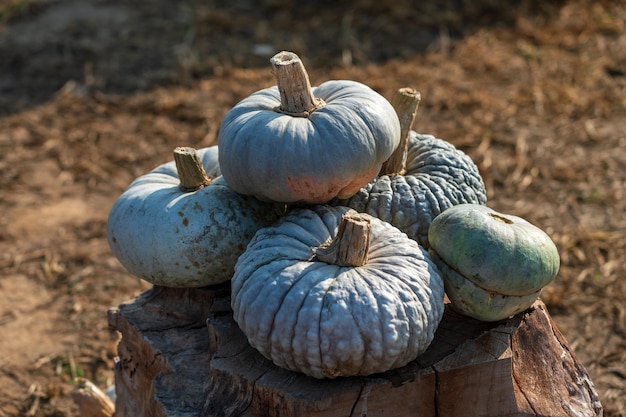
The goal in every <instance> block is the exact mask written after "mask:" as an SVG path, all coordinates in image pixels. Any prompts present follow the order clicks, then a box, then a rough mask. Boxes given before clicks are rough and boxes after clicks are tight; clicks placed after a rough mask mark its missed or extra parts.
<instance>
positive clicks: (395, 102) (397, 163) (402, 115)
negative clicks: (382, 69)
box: [379, 87, 421, 175]
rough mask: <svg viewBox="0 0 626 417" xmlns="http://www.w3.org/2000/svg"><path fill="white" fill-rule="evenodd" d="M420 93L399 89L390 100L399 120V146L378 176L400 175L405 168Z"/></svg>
mask: <svg viewBox="0 0 626 417" xmlns="http://www.w3.org/2000/svg"><path fill="white" fill-rule="evenodd" d="M420 100H421V95H420V93H419V92H418V91H417V90H415V89H412V88H408V87H406V88H401V89H399V90H398V91H397V92H396V94H395V95H394V96H393V98H392V99H391V105H392V106H393V108H394V109H395V110H396V113H397V114H398V118H399V119H400V144H399V145H398V147H397V148H396V150H395V151H394V153H393V154H392V155H391V156H390V157H389V159H387V161H385V163H384V164H383V166H382V168H381V170H380V174H379V175H402V174H404V171H405V166H406V153H407V150H408V146H409V134H410V132H411V126H412V125H413V122H414V121H415V115H416V114H417V107H418V106H419V104H420Z"/></svg>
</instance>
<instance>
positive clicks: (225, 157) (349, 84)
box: [218, 52, 400, 204]
mask: <svg viewBox="0 0 626 417" xmlns="http://www.w3.org/2000/svg"><path fill="white" fill-rule="evenodd" d="M272 63H273V65H274V71H275V74H276V79H277V86H274V87H271V88H267V89H263V90H260V91H258V92H256V93H254V94H252V95H250V96H249V97H247V98H245V99H243V100H242V101H241V102H239V103H238V104H237V105H235V106H234V107H233V108H232V109H231V110H230V111H229V112H228V113H227V114H226V116H225V117H224V119H223V121H222V124H221V126H220V130H219V136H218V145H219V162H220V168H221V170H222V175H223V176H224V179H225V180H226V182H228V184H229V186H230V187H231V188H232V189H233V190H235V191H237V192H238V193H241V194H244V195H253V196H256V197H257V198H259V199H261V200H269V201H276V202H284V203H295V202H301V203H310V204H313V203H325V202H327V201H329V200H331V199H332V198H334V197H340V198H345V197H348V196H351V195H352V194H354V193H355V192H357V190H359V188H361V187H362V186H363V185H365V184H367V183H368V182H369V181H370V180H371V179H372V178H374V177H375V176H376V175H377V174H378V172H379V170H380V167H381V165H382V163H383V162H384V161H385V160H386V159H387V158H388V157H389V156H390V155H391V154H392V152H393V151H394V149H395V148H396V147H397V146H398V143H399V141H400V122H399V120H398V117H397V115H396V113H395V111H394V109H393V107H392V106H391V104H390V103H389V102H388V101H387V100H386V99H385V98H384V97H383V96H381V95H380V94H378V93H377V92H375V91H374V90H372V89H371V88H370V87H368V86H366V85H364V84H361V83H359V82H356V81H350V80H331V81H327V82H324V83H322V84H320V85H319V86H318V87H313V88H311V86H310V84H309V79H308V76H307V74H306V72H305V71H304V67H303V66H302V62H301V61H300V59H299V58H298V57H297V55H295V54H293V53H290V52H281V53H280V54H277V55H276V56H275V57H274V58H272ZM298 69H299V70H298Z"/></svg>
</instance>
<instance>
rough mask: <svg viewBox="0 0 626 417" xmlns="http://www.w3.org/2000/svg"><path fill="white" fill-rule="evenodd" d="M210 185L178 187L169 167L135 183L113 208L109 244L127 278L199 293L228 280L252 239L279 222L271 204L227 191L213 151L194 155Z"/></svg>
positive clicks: (204, 149) (172, 162)
mask: <svg viewBox="0 0 626 417" xmlns="http://www.w3.org/2000/svg"><path fill="white" fill-rule="evenodd" d="M198 154H199V156H200V158H201V160H202V164H203V166H204V167H205V170H206V172H207V176H208V177H209V178H214V179H213V180H212V182H211V183H210V184H209V185H207V186H205V187H204V188H201V189H199V190H197V191H192V192H184V191H182V190H181V189H180V188H179V186H178V185H179V176H178V172H177V169H176V164H175V162H174V161H171V162H168V163H165V164H163V165H161V166H159V167H157V168H155V169H154V170H152V171H151V172H149V173H147V174H145V175H142V176H141V177H139V178H137V179H135V180H134V181H133V182H132V183H131V184H130V185H129V186H128V188H127V189H126V190H125V191H124V192H123V193H122V195H121V196H120V197H119V198H118V200H117V201H116V202H115V204H114V205H113V207H112V208H111V212H110V214H109V218H108V221H107V239H108V242H109V246H110V248H111V250H112V252H113V254H114V255H115V256H116V257H117V259H118V260H119V261H120V263H121V264H122V265H123V266H124V267H125V268H126V269H127V270H128V271H129V272H130V273H132V274H134V275H136V276H138V277H140V278H142V279H144V280H146V281H148V282H150V283H152V284H154V285H160V286H168V287H202V286H207V285H213V284H219V283H223V282H226V281H228V280H230V278H231V277H232V274H233V271H234V266H235V263H236V261H237V257H238V256H239V255H240V254H241V253H242V252H243V251H244V249H245V247H246V245H247V243H248V242H249V240H250V239H251V238H252V236H253V235H254V233H255V232H256V231H257V230H258V229H259V228H260V227H262V226H266V225H267V224H269V223H270V222H272V221H274V220H275V219H276V218H277V217H278V211H276V210H274V209H273V208H274V207H272V206H271V205H269V204H267V203H263V202H260V201H258V200H256V199H254V198H251V197H245V196H241V195H239V194H237V193H235V192H234V191H232V190H231V189H230V188H229V187H228V185H227V184H226V182H225V181H224V180H223V178H222V177H220V176H219V175H220V169H219V164H218V149H217V146H213V147H209V148H203V149H200V150H198Z"/></svg>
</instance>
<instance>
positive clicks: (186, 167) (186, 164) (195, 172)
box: [174, 147, 211, 192]
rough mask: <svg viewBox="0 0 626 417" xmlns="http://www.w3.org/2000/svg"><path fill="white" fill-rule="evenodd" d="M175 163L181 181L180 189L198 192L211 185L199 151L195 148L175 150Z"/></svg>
mask: <svg viewBox="0 0 626 417" xmlns="http://www.w3.org/2000/svg"><path fill="white" fill-rule="evenodd" d="M174 161H175V162H176V169H177V170H178V177H179V179H180V185H179V187H180V189H181V190H183V191H187V192H190V191H196V190H199V189H200V188H202V187H205V186H207V185H209V184H210V183H211V180H210V179H209V177H208V176H207V174H206V171H205V169H204V166H203V165H202V160H201V159H200V155H198V151H196V150H195V149H194V148H186V147H178V148H176V149H174Z"/></svg>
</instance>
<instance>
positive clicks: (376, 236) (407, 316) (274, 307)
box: [232, 206, 444, 378]
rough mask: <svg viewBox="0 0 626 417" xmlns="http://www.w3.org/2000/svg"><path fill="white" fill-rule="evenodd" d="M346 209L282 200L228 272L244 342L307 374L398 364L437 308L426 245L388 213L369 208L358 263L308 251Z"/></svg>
mask: <svg viewBox="0 0 626 417" xmlns="http://www.w3.org/2000/svg"><path fill="white" fill-rule="evenodd" d="M348 210H349V209H348V208H346V207H330V206H311V207H310V208H298V209H292V210H291V211H290V212H289V213H288V214H287V215H286V216H285V217H283V218H282V219H280V220H279V221H278V222H277V223H276V224H274V225H272V226H270V227H267V228H263V229H261V230H259V231H258V232H257V234H256V235H255V236H254V238H253V239H252V241H251V242H250V244H249V246H248V248H247V249H246V251H245V252H244V253H243V254H242V255H241V257H240V258H239V261H238V262H237V265H236V267H235V275H234V276H233V280H232V307H233V314H234V318H235V320H236V321H237V323H238V324H239V326H240V328H241V329H242V331H243V333H244V334H245V335H246V336H247V338H248V340H249V342H250V344H251V345H252V346H253V347H255V348H256V349H257V350H258V351H260V352H261V353H262V354H263V355H264V356H265V357H267V358H268V359H270V360H272V361H273V362H274V363H275V364H276V365H278V366H280V367H283V368H286V369H290V370H293V371H297V372H302V373H305V374H307V375H310V376H313V377H315V378H335V377H339V376H356V375H370V374H373V373H379V372H384V371H387V370H390V369H393V368H396V367H400V366H403V365H405V364H407V363H408V362H410V361H412V360H414V359H415V358H416V357H417V356H418V355H419V354H421V353H422V352H423V351H424V350H426V348H427V347H428V345H429V344H430V343H431V341H432V340H433V338H434V333H435V330H436V328H437V326H438V324H439V322H440V320H441V318H442V316H443V310H444V303H443V294H444V293H443V280H442V278H441V276H440V274H439V272H438V270H437V268H436V266H435V265H434V263H433V262H432V260H431V259H430V256H429V254H428V253H427V252H426V251H425V250H424V249H423V248H421V247H420V246H419V245H418V244H417V243H416V242H415V241H413V240H411V239H409V238H408V237H407V236H406V235H404V234H403V233H402V232H400V231H399V230H398V229H396V228H395V227H393V226H391V225H389V224H388V223H384V222H382V221H380V220H378V219H376V218H371V226H372V236H371V240H370V247H369V252H368V254H369V257H368V261H367V263H366V264H365V265H362V266H356V267H345V266H339V265H333V264H330V263H326V262H322V261H319V260H316V259H315V256H314V251H315V248H316V247H319V246H320V245H322V243H324V242H326V241H328V240H329V239H331V238H333V237H334V236H335V234H336V233H337V228H338V226H339V224H340V223H341V217H342V215H343V214H344V213H346V212H347V211H348ZM368 217H369V216H368Z"/></svg>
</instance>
